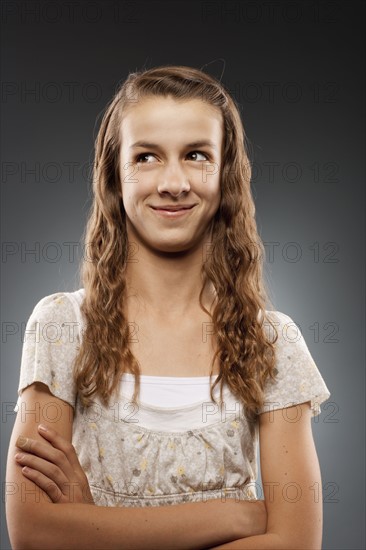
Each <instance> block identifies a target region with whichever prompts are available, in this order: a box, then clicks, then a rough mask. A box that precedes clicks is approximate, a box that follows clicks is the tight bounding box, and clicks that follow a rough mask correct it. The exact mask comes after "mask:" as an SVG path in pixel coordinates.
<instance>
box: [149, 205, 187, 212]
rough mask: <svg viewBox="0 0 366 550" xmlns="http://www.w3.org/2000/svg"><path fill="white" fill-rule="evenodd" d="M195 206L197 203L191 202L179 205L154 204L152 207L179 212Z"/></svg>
mask: <svg viewBox="0 0 366 550" xmlns="http://www.w3.org/2000/svg"><path fill="white" fill-rule="evenodd" d="M194 206H195V204H190V205H187V206H183V205H182V206H178V205H174V206H152V207H151V208H152V209H153V210H164V211H166V212H179V211H181V210H190V209H191V208H193V207H194Z"/></svg>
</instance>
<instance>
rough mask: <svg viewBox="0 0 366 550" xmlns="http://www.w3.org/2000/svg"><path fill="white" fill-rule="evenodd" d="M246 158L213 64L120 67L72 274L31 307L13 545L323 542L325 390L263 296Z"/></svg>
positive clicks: (13, 461)
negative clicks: (209, 70)
mask: <svg viewBox="0 0 366 550" xmlns="http://www.w3.org/2000/svg"><path fill="white" fill-rule="evenodd" d="M250 178H251V168H250V164H249V161H248V156H247V152H246V146H245V134H244V129H243V126H242V123H241V118H240V114H239V111H238V108H237V105H236V104H235V101H234V100H233V98H232V97H231V96H230V94H229V93H228V91H227V90H226V89H225V87H224V86H223V85H222V84H221V83H220V82H218V81H217V80H215V79H214V78H212V77H210V76H209V75H207V74H205V73H203V72H201V71H199V70H197V69H193V68H189V67H184V66H164V67H157V68H152V69H149V70H145V71H141V72H136V73H133V74H130V75H129V77H128V78H127V80H126V81H125V82H124V83H123V85H122V86H121V88H120V89H119V90H118V92H117V93H116V95H115V97H114V98H113V100H112V101H111V103H110V104H109V106H108V108H107V110H106V112H105V114H104V118H103V120H102V123H101V127H100V130H99V134H98V137H97V141H96V157H95V164H94V179H93V190H94V202H93V205H92V211H91V214H90V217H89V220H88V224H87V228H86V233H85V235H84V239H85V257H84V261H83V265H82V279H81V280H82V283H83V287H82V288H80V289H79V290H76V291H74V292H57V293H55V294H52V295H49V296H46V297H44V298H43V299H41V300H40V301H39V302H38V303H37V304H36V306H35V308H34V310H33V313H32V315H31V316H30V318H29V320H28V324H27V330H26V339H25V342H24V345H23V354H22V363H21V371H20V382H19V389H18V395H19V399H18V403H17V408H16V410H17V417H16V421H15V425H14V429H13V433H12V437H11V442H10V447H9V455H8V465H7V482H8V485H7V487H8V490H7V499H6V507H7V521H8V528H9V534H10V538H11V542H12V545H13V548H22V549H23V548H37V549H42V548H44V549H48V550H49V549H52V548H54V549H58V550H59V549H61V548H68V549H70V548H75V549H76V548H77V549H80V548H86V547H88V548H91V549H93V548H95V549H96V548H103V549H117V548H118V549H122V548H123V549H124V548H148V547H151V548H155V547H159V548H213V547H215V548H242V549H244V548H271V549H272V548H273V549H275V548H281V549H284V548H306V549H310V548H313V549H319V548H321V539H322V498H321V475H320V469H319V463H318V459H317V454H316V449H315V446H314V442H313V437H312V431H311V417H312V416H315V415H317V414H319V413H320V404H321V403H322V402H323V401H325V400H326V399H328V397H329V396H330V393H329V391H328V388H327V387H326V385H325V383H324V380H323V378H322V376H321V374H320V372H319V370H318V369H317V367H316V365H315V363H314V361H313V359H312V357H311V355H310V352H309V350H308V348H307V345H306V343H305V341H304V339H303V337H302V335H301V333H300V331H299V329H298V327H297V326H296V324H295V323H294V322H293V321H292V319H291V318H290V317H289V316H288V315H286V314H284V313H281V312H279V311H273V310H267V309H265V308H266V307H268V304H269V300H268V296H267V292H266V289H265V286H264V282H263V277H262V271H263V269H262V268H263V265H262V264H263V256H264V253H263V251H264V248H263V244H262V242H261V240H260V237H259V235H258V233H257V228H256V222H255V207H254V202H253V198H252V195H251V191H250ZM212 380H213V381H214V383H212ZM40 424H44V425H45V427H46V428H47V431H42V430H41V426H40ZM18 436H23V440H22V439H19V438H18ZM258 442H259V443H260V466H261V477H262V484H263V494H261V490H260V487H259V486H257V484H256V480H257V443H258ZM19 451H21V452H20V453H19ZM16 452H18V454H17V456H16V457H15V454H16ZM19 454H20V455H21V456H18V455H19ZM25 467H26V468H25ZM261 497H264V498H261Z"/></svg>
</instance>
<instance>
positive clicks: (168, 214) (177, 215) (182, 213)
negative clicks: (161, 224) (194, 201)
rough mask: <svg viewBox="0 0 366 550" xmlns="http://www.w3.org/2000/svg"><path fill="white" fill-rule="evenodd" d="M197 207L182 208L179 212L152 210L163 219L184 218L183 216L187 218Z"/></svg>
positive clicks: (160, 209) (161, 209)
mask: <svg viewBox="0 0 366 550" xmlns="http://www.w3.org/2000/svg"><path fill="white" fill-rule="evenodd" d="M194 206H195V205H193V206H191V207H189V208H180V209H179V210H169V209H165V208H164V209H163V208H153V207H151V209H152V210H153V211H154V212H155V214H157V215H158V216H161V217H163V218H174V219H175V218H182V217H183V216H186V215H187V214H188V213H189V212H191V211H192V210H193V208H194Z"/></svg>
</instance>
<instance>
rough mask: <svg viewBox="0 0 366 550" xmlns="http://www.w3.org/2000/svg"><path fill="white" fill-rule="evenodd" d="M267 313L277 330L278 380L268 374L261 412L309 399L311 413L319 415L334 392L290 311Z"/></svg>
mask: <svg viewBox="0 0 366 550" xmlns="http://www.w3.org/2000/svg"><path fill="white" fill-rule="evenodd" d="M267 313H269V314H270V319H271V321H272V322H273V323H274V325H275V327H276V330H277V332H278V339H277V341H276V343H275V350H276V370H277V374H276V380H275V381H273V380H272V379H271V378H268V379H267V380H266V382H265V387H264V392H265V402H264V406H263V407H262V409H260V411H259V414H261V413H263V412H268V411H271V410H276V409H283V408H286V407H291V406H294V405H297V404H299V403H305V402H306V401H310V402H311V411H312V416H317V415H318V414H320V413H321V409H320V405H321V403H323V402H324V401H326V400H327V399H328V398H329V397H330V395H331V394H330V392H329V390H328V388H327V386H326V384H325V381H324V379H323V377H322V375H321V374H320V372H319V369H318V368H317V366H316V364H315V362H314V359H313V357H312V356H311V354H310V351H309V349H308V347H307V345H306V342H305V340H304V337H303V336H302V333H301V330H300V328H299V327H298V326H297V325H296V323H295V322H294V321H293V320H292V319H291V317H289V316H288V315H286V314H284V313H281V312H279V311H270V312H267ZM270 328H271V331H270V332H271V334H273V328H272V327H270ZM275 373H276V371H275Z"/></svg>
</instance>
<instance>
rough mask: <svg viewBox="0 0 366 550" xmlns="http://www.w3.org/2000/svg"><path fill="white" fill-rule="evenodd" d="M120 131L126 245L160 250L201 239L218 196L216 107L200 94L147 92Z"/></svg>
mask: <svg viewBox="0 0 366 550" xmlns="http://www.w3.org/2000/svg"><path fill="white" fill-rule="evenodd" d="M120 131H121V143H122V146H121V152H120V178H121V196H122V200H123V205H124V209H125V211H126V227H127V235H128V240H129V242H133V241H134V242H136V243H137V244H138V246H139V247H140V246H145V247H149V248H151V249H154V250H155V251H161V252H182V251H186V250H189V249H191V248H192V247H196V246H199V245H200V244H202V242H203V239H206V238H207V232H208V230H209V229H210V222H211V221H212V218H213V216H214V214H215V213H216V211H217V209H218V207H219V204H220V198H221V191H220V166H221V155H222V141H223V123H222V115H221V112H220V111H219V110H218V109H215V108H213V107H211V106H209V105H207V104H206V103H204V102H203V101H201V100H200V99H197V100H196V99H195V100H189V101H184V102H181V101H176V100H174V99H173V98H171V97H153V98H150V97H149V98H145V99H143V100H142V101H140V102H138V103H137V104H136V105H134V106H133V107H132V108H130V109H129V110H128V111H127V112H126V113H125V115H124V117H123V120H122V124H121V130H120ZM138 142H140V143H138ZM199 142H201V143H199ZM168 207H170V208H175V209H177V208H181V207H190V208H189V209H188V208H186V209H185V210H179V212H178V213H176V214H174V213H173V212H172V211H167V210H161V209H165V208H168Z"/></svg>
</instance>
